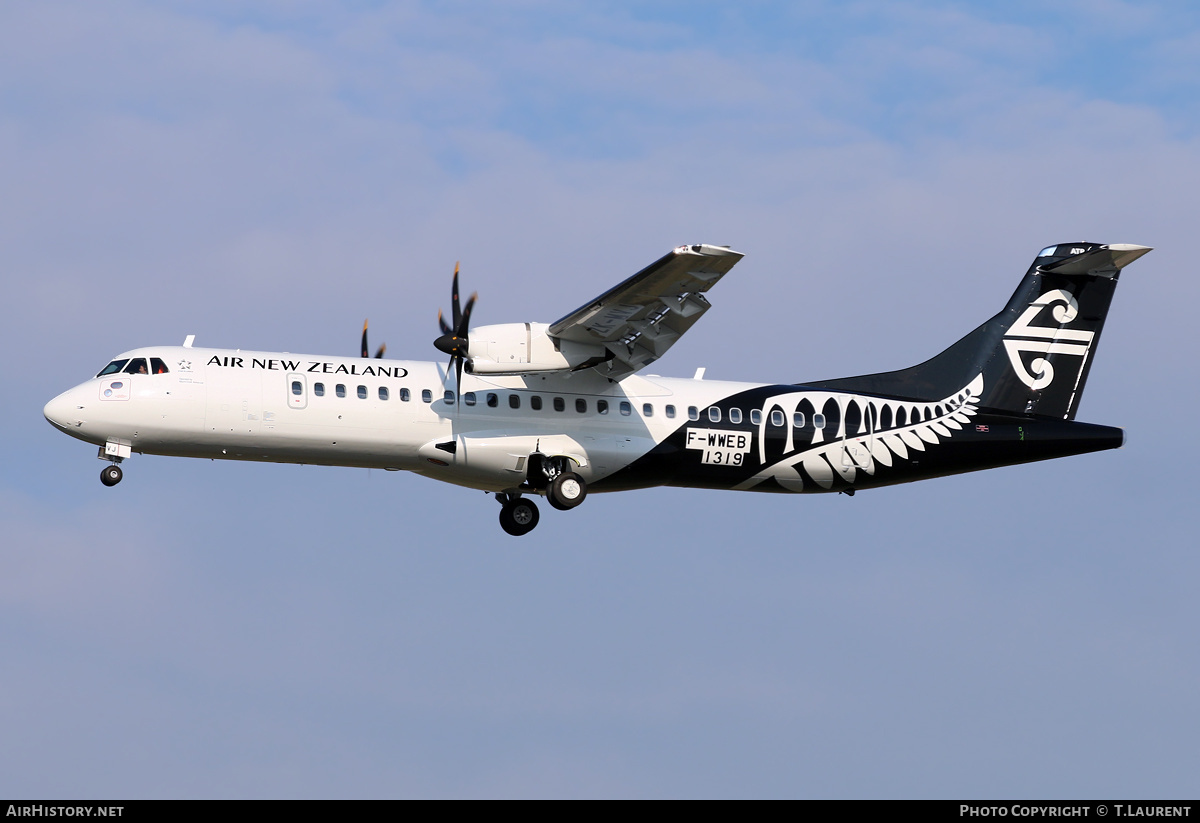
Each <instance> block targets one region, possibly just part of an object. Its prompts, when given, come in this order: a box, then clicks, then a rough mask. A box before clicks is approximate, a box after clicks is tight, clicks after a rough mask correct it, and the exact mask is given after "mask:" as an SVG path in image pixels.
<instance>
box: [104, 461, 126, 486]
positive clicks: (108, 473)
mask: <svg viewBox="0 0 1200 823" xmlns="http://www.w3.org/2000/svg"><path fill="white" fill-rule="evenodd" d="M124 476H125V475H124V474H123V473H122V472H121V467H120V466H118V465H115V464H110V465H108V466H105V467H104V470H103V471H102V472H100V482H101V483H103V484H104V485H106V486H115V485H117V484H118V483H120V482H121V478H122V477H124Z"/></svg>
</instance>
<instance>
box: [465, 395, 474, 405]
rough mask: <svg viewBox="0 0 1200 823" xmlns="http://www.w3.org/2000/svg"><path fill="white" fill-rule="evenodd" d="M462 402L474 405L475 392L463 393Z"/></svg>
mask: <svg viewBox="0 0 1200 823" xmlns="http://www.w3.org/2000/svg"><path fill="white" fill-rule="evenodd" d="M463 402H464V403H466V404H467V405H468V406H474V405H475V392H473V391H469V392H467V393H466V394H464V395H463Z"/></svg>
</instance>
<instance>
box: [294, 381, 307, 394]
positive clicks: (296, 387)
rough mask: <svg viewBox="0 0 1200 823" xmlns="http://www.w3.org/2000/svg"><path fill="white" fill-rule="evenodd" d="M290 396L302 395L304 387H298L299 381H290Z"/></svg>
mask: <svg viewBox="0 0 1200 823" xmlns="http://www.w3.org/2000/svg"><path fill="white" fill-rule="evenodd" d="M292 394H294V395H296V396H297V397H299V396H300V395H302V394H304V387H303V386H301V385H300V381H299V380H293V381H292Z"/></svg>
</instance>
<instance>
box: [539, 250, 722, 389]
mask: <svg viewBox="0 0 1200 823" xmlns="http://www.w3.org/2000/svg"><path fill="white" fill-rule="evenodd" d="M741 259H742V255H741V254H740V253H738V252H736V251H733V250H732V249H729V248H727V247H725V246H708V245H695V246H680V247H678V248H676V249H673V250H672V251H671V252H670V253H669V254H666V255H664V256H663V257H661V258H659V259H658V260H656V261H655V262H653V263H651V264H650V265H649V266H647V267H646V268H644V269H642V270H641V271H639V272H638V273H637V274H635V275H633V276H632V277H630V278H629V279H627V280H625V281H624V282H623V283H620V284H618V285H617V286H614V287H613V288H611V289H609V290H608V291H607V292H605V293H604V294H602V295H600V296H599V297H597V298H596V299H595V300H592V301H590V302H589V303H587V304H586V305H584V306H581V307H580V308H578V309H576V310H575V311H573V312H571V313H570V314H568V315H567V316H566V317H563V318H562V319H561V320H558V321H557V322H555V323H553V324H551V326H550V329H549V331H548V334H549V335H550V336H551V337H553V338H556V339H558V340H569V341H572V342H575V343H584V344H589V345H597V344H599V345H603V346H604V347H605V348H606V349H607V351H608V353H609V354H610V355H611V358H609V359H608V360H606V361H605V363H604V364H602V365H599V366H596V368H597V369H598V370H599V371H600V372H601V373H602V374H604V375H605V376H607V377H611V378H612V379H614V380H616V379H619V378H621V377H624V376H625V375H627V374H632V373H633V372H635V371H637V370H638V369H640V368H642V367H643V366H646V365H648V364H650V363H652V362H654V361H655V360H657V359H658V358H659V357H662V355H663V354H665V353H666V351H667V349H669V348H671V346H672V345H674V343H675V341H676V340H678V339H679V338H680V336H681V335H683V333H684V332H686V331H687V330H688V329H689V328H691V327H692V325H693V324H694V323H695V322H696V321H697V320H699V319H700V316H701V315H703V314H704V312H706V311H708V309H709V308H710V307H711V304H710V303H709V302H708V299H707V298H705V296H704V292H706V291H708V289H710V288H712V286H713V285H714V284H715V283H716V282H717V281H718V280H720V279H721V278H722V277H723V276H725V274H726V273H727V272H728V271H729V270H730V269H731V268H733V266H734V264H736V263H737V262H738V261H739V260H741Z"/></svg>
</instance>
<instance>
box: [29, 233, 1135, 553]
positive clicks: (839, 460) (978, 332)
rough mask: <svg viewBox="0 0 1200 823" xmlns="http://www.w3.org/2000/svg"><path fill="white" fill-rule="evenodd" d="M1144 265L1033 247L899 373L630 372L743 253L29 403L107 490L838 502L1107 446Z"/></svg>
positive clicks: (171, 362) (1111, 249)
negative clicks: (570, 307) (1089, 405)
mask: <svg viewBox="0 0 1200 823" xmlns="http://www.w3.org/2000/svg"><path fill="white" fill-rule="evenodd" d="M1148 251H1150V249H1149V248H1148V247H1146V246H1132V245H1099V244H1096V243H1064V244H1061V245H1057V246H1050V247H1049V248H1047V249H1044V250H1043V251H1042V252H1041V253H1040V254H1039V255H1038V256H1037V258H1036V259H1035V260H1034V262H1033V265H1032V266H1031V267H1030V268H1029V271H1028V272H1026V274H1025V276H1024V278H1023V279H1022V280H1021V283H1020V285H1019V286H1018V287H1017V290H1016V292H1015V293H1014V294H1013V296H1012V298H1011V299H1010V300H1009V301H1008V305H1006V306H1005V307H1004V309H1003V311H1001V312H1000V313H999V314H997V315H996V316H995V317H993V318H991V319H990V320H988V321H987V322H986V323H984V324H983V325H981V326H979V327H978V328H977V329H975V330H974V331H972V332H971V333H970V334H968V335H967V336H966V337H964V338H962V339H961V340H959V341H958V342H957V343H955V344H954V345H952V346H951V347H950V348H948V349H946V350H945V351H943V352H942V353H941V354H939V355H937V356H936V357H934V358H932V359H931V360H928V361H926V362H924V363H922V364H920V365H917V366H913V367H912V368H908V369H903V370H900V371H893V372H882V373H879V374H868V375H862V376H858V377H846V378H841V379H838V380H821V381H815V382H805V383H794V384H775V385H766V384H760V383H732V382H723V381H716V380H705V379H703V374H702V372H697V375H696V376H695V377H694V378H692V379H675V378H664V377H657V376H653V375H650V376H641V375H639V374H638V372H639V371H640V370H641V369H642V368H643V367H645V366H647V365H649V364H650V363H653V362H654V361H655V360H657V359H658V358H659V357H661V356H662V355H663V354H665V353H666V351H667V350H668V349H669V348H670V347H671V346H672V344H674V342H675V341H676V340H677V339H678V338H679V336H680V335H682V334H683V333H684V332H686V331H687V330H688V329H689V328H691V326H692V324H693V323H695V322H696V321H697V320H698V319H699V318H700V316H701V315H702V314H704V313H705V312H706V311H708V309H709V307H710V304H709V302H708V297H707V293H708V291H709V290H710V289H711V288H712V287H713V286H714V285H715V284H716V283H717V281H719V280H720V279H721V278H722V277H723V276H724V275H725V274H726V273H727V272H728V271H729V270H730V269H731V268H733V266H734V264H736V263H737V262H738V261H739V260H740V259H741V258H742V255H741V254H739V253H737V252H735V251H732V250H730V249H729V248H726V247H722V246H706V245H696V246H680V247H679V248H677V249H674V250H673V251H672V252H670V253H669V254H667V255H666V256H664V257H662V258H661V259H659V260H657V261H655V262H654V263H652V264H651V265H649V266H648V267H646V268H645V269H643V270H642V271H640V272H638V273H637V274H635V275H634V276H632V277H630V278H629V279H628V280H626V281H624V282H623V283H621V284H620V285H618V286H616V287H615V288H613V289H610V290H609V291H607V292H605V293H604V294H603V295H601V296H600V297H598V298H596V299H595V300H592V301H591V302H589V303H587V304H585V305H584V306H582V307H580V308H579V309H577V310H576V311H574V312H571V313H570V314H568V315H566V316H565V317H563V318H562V319H561V320H558V321H557V322H555V323H551V324H549V325H546V324H543V323H511V324H504V325H493V326H478V327H474V328H472V327H471V326H470V319H471V314H472V311H473V308H474V305H475V297H474V296H472V297H471V298H470V299H469V300H468V301H467V303H466V305H465V307H463V306H462V305H461V302H460V300H459V296H458V270H457V268H456V269H455V275H454V282H453V292H452V299H451V305H452V314H451V317H450V318H449V319H446V318H444V317H439V321H440V323H441V331H442V335H441V337H439V338H438V339H437V340H436V341H435V345H436V346H437V348H438V349H439V350H441V351H442V352H444V353H445V354H447V355H449V360H448V361H442V362H418V361H405V360H391V359H384V358H383V356H382V355H383V350H382V349H380V351H379V353H378V354H377V355H376V356H375V357H374V358H371V357H369V356H368V354H369V349H368V348H367V340H366V334H367V332H366V326H365V325H364V328H363V340H362V352H361V353H362V356H361V357H350V358H346V357H330V356H310V355H299V354H289V353H272V352H252V351H241V350H237V351H232V350H228V349H202V348H197V347H195V346H194V345H193V339H194V338H193V337H190V336H189V337H188V339H187V340H186V341H185V342H184V344H183V345H182V346H174V347H172V346H155V347H150V348H144V349H136V350H134V351H130V352H125V353H124V354H121V355H118V356H117V357H116V358H114V359H113V360H112V362H110V363H109V364H108V365H107V366H105V367H104V368H103V369H102V370H101V371H100V373H99V374H98V375H96V377H94V378H92V379H91V380H88V381H87V382H85V383H82V384H80V385H79V386H76V387H75V388H73V389H71V390H69V391H67V392H65V393H63V394H61V395H59V396H58V397H56V398H54V399H53V400H51V401H50V402H49V403H47V404H46V407H45V416H46V419H47V420H49V421H50V422H51V423H52V424H54V425H55V426H56V427H58V428H59V429H61V430H63V431H64V432H66V433H68V434H70V435H71V436H72V437H76V438H78V439H80V440H84V441H86V442H89V443H93V444H95V445H97V446H99V456H100V458H101V459H103V460H105V461H106V465H105V467H104V470H103V472H102V473H101V480H102V482H103V483H104V484H105V485H108V486H113V485H116V484H117V483H118V482H120V480H121V477H122V469H121V463H122V461H124V460H125V459H127V458H129V457H130V456H131V455H132V454H133V453H135V452H136V453H139V454H163V455H175V456H182V457H205V458H214V459H228V460H257V461H270V462H280V463H311V464H319V465H330V466H358V467H364V468H378V469H386V470H389V471H411V472H416V473H417V474H422V475H425V476H427V477H431V478H434V479H436V480H442V481H445V482H447V483H454V484H457V485H460V486H466V487H469V488H473V489H481V490H484V491H487V492H491V493H493V494H494V495H495V497H496V499H497V500H498V501H499V502H500V503H501V506H502V508H501V512H500V524H501V526H502V527H503V528H504V530H505V531H506V532H508V533H509V534H513V535H520V534H525V533H527V532H529V531H531V530H532V529H533V528H534V527H535V526H537V524H538V520H539V517H540V513H539V511H538V507H537V505H536V503H535V499H536V498H537V497H545V498H546V500H547V501H548V502H549V503H550V505H551V506H552V507H554V508H556V509H560V510H566V509H572V508H575V507H576V506H578V505H580V504H581V503H583V502H584V501H585V498H586V497H587V495H589V494H593V493H598V492H609V491H626V490H630V489H640V488H647V487H650V486H661V485H667V486H691V487H701V488H713V489H736V490H743V491H762V492H845V493H847V494H854V493H855V492H856V491H858V490H860V489H870V488H875V487H877V486H888V485H892V484H894V483H907V482H909V481H912V480H923V479H925V478H929V477H940V476H943V475H950V474H957V473H960V472H968V471H974V470H976V469H987V468H993V467H996V466H1006V465H1012V464H1016V463H1027V462H1031V461H1035V460H1045V459H1048V458H1052V457H1063V456H1066V455H1072V454H1082V453H1085V452H1092V451H1099V450H1102V449H1111V448H1115V447H1117V446H1120V445H1121V443H1122V442H1123V440H1124V434H1123V432H1122V431H1121V429H1117V428H1112V427H1109V426H1100V425H1094V424H1090V423H1080V422H1077V421H1076V420H1075V412H1076V410H1077V409H1078V407H1079V400H1080V397H1081V396H1082V394H1083V388H1084V384H1085V383H1086V381H1087V376H1088V371H1089V370H1090V368H1091V365H1092V358H1093V357H1094V355H1095V352H1096V345H1097V343H1098V342H1099V339H1100V332H1101V331H1102V330H1103V327H1104V318H1105V316H1106V315H1107V313H1108V308H1109V304H1110V303H1111V301H1112V296H1113V292H1114V290H1115V289H1116V286H1117V281H1118V279H1119V278H1120V274H1121V270H1122V269H1123V268H1124V267H1125V266H1127V265H1128V264H1130V263H1132V262H1133V261H1134V260H1136V259H1137V258H1139V257H1141V256H1142V255H1143V254H1145V253H1146V252H1148Z"/></svg>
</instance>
